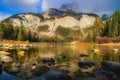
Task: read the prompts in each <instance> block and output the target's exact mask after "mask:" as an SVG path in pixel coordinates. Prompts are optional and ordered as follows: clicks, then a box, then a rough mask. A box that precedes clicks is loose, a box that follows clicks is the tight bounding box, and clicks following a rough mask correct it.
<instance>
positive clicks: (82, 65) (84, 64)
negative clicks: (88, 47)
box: [78, 62, 95, 69]
mask: <svg viewBox="0 0 120 80" xmlns="http://www.w3.org/2000/svg"><path fill="white" fill-rule="evenodd" d="M94 65H95V62H78V66H79V67H80V68H83V69H88V68H91V67H92V66H94Z"/></svg>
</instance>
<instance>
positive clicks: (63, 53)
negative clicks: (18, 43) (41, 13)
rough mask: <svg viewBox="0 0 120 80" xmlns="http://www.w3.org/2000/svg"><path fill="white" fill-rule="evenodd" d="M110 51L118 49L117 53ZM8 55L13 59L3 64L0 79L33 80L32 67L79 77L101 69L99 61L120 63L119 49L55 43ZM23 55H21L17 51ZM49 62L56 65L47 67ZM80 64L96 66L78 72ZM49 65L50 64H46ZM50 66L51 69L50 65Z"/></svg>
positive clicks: (14, 51)
mask: <svg viewBox="0 0 120 80" xmlns="http://www.w3.org/2000/svg"><path fill="white" fill-rule="evenodd" d="M93 49H98V50H99V51H100V52H97V53H95V52H93V51H92V50H93ZM113 49H118V50H119V51H118V52H117V53H116V52H114V51H113ZM6 51H7V52H10V53H11V54H10V55H9V56H11V57H12V58H13V59H14V62H12V63H9V64H8V63H7V64H6V63H4V64H3V70H4V71H3V72H2V74H1V75H0V79H1V80H21V79H22V80H24V79H26V78H28V79H33V80H34V79H35V80H39V79H38V77H36V76H35V75H33V74H32V73H31V70H32V69H33V68H34V65H38V64H40V65H43V64H44V65H47V66H48V67H49V68H50V70H53V69H59V70H61V71H64V72H67V73H68V75H70V76H72V77H73V76H75V75H78V74H77V73H79V74H80V75H81V76H82V77H86V76H83V74H82V73H83V72H88V71H89V72H90V71H92V69H93V68H95V67H100V66H101V65H100V63H101V62H102V61H106V60H109V61H116V62H120V46H114V45H112V46H106V45H105V46H104V45H94V44H76V45H70V44H54V43H39V44H38V43H37V44H36V43H35V44H34V47H32V48H29V49H8V50H6ZM21 51H22V52H24V54H23V53H21V54H22V56H20V55H21V54H20V52H21ZM81 54H86V55H88V57H80V55H81ZM43 59H45V60H46V59H47V61H48V62H46V63H43ZM50 59H54V60H55V65H52V64H50V62H51V61H50ZM81 61H94V62H96V65H95V66H94V67H92V69H88V70H85V69H80V68H79V66H78V65H77V63H78V62H81ZM49 64H50V65H49ZM51 65H52V66H51Z"/></svg>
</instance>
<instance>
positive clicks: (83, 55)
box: [80, 54, 89, 57]
mask: <svg viewBox="0 0 120 80" xmlns="http://www.w3.org/2000/svg"><path fill="white" fill-rule="evenodd" d="M80 57H89V55H87V54H80Z"/></svg>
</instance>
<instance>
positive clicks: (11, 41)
mask: <svg viewBox="0 0 120 80" xmlns="http://www.w3.org/2000/svg"><path fill="white" fill-rule="evenodd" d="M34 43H56V44H57V43H58V44H60V43H61V44H62V43H63V44H64V43H68V44H70V45H76V44H77V45H84V44H93V45H116V46H120V42H107V43H95V42H81V41H72V42H29V41H15V40H0V44H26V45H29V44H34Z"/></svg>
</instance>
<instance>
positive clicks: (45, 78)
mask: <svg viewBox="0 0 120 80" xmlns="http://www.w3.org/2000/svg"><path fill="white" fill-rule="evenodd" d="M40 79H41V80H69V77H68V76H67V74H65V73H63V72H61V71H49V72H46V73H45V74H43V75H42V76H41V77H40Z"/></svg>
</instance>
